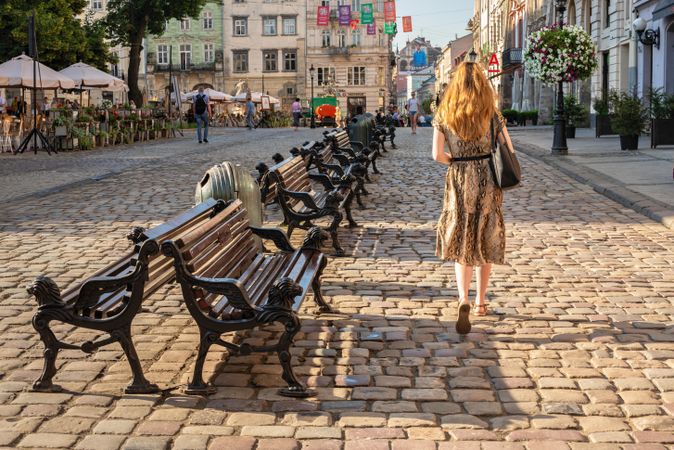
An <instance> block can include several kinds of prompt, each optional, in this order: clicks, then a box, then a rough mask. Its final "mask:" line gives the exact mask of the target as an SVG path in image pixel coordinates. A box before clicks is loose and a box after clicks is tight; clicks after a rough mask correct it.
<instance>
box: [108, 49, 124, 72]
mask: <svg viewBox="0 0 674 450" xmlns="http://www.w3.org/2000/svg"><path fill="white" fill-rule="evenodd" d="M112 57H113V59H114V60H115V61H117V62H115V63H114V64H111V65H110V74H111V75H112V76H113V77H117V78H122V76H123V74H122V71H121V70H120V68H119V52H112Z"/></svg>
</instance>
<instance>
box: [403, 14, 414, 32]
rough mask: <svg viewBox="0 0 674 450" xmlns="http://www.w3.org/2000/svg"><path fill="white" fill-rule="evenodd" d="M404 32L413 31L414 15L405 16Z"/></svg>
mask: <svg viewBox="0 0 674 450" xmlns="http://www.w3.org/2000/svg"><path fill="white" fill-rule="evenodd" d="M403 32H404V33H411V32H412V16H403Z"/></svg>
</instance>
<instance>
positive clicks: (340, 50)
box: [325, 46, 351, 55]
mask: <svg viewBox="0 0 674 450" xmlns="http://www.w3.org/2000/svg"><path fill="white" fill-rule="evenodd" d="M325 50H326V53H327V54H328V55H348V54H349V53H350V50H351V48H350V47H337V46H330V47H326V48H325Z"/></svg>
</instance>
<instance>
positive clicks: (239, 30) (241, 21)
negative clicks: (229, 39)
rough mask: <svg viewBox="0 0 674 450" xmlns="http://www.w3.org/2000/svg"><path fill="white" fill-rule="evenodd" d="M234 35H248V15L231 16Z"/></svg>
mask: <svg viewBox="0 0 674 450" xmlns="http://www.w3.org/2000/svg"><path fill="white" fill-rule="evenodd" d="M232 24H233V30H232V34H233V35H234V36H248V17H241V16H235V17H233V18H232Z"/></svg>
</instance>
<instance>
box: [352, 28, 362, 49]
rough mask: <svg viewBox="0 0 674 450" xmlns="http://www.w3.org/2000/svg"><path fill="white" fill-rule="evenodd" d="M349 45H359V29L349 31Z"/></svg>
mask: <svg viewBox="0 0 674 450" xmlns="http://www.w3.org/2000/svg"><path fill="white" fill-rule="evenodd" d="M351 44H352V45H360V28H356V29H355V30H353V31H351Z"/></svg>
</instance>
